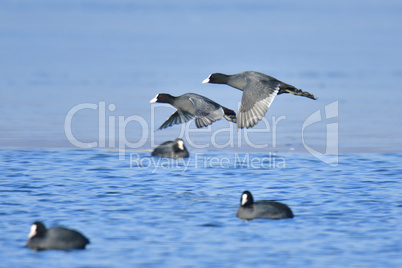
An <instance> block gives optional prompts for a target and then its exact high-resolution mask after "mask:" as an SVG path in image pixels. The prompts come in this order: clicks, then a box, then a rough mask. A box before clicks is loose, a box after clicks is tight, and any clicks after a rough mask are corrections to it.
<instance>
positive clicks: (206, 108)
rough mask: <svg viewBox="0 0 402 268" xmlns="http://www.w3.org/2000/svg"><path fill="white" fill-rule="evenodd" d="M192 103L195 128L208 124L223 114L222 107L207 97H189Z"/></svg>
mask: <svg viewBox="0 0 402 268" xmlns="http://www.w3.org/2000/svg"><path fill="white" fill-rule="evenodd" d="M189 99H190V101H191V102H192V103H193V105H194V110H195V112H194V114H195V125H196V126H197V128H202V127H206V126H209V125H210V124H212V123H213V122H215V121H217V120H219V119H221V118H222V117H223V115H224V114H225V113H224V111H223V109H222V107H221V106H220V105H219V104H218V103H216V102H214V101H212V100H210V99H208V98H205V97H203V98H191V97H190V98H189Z"/></svg>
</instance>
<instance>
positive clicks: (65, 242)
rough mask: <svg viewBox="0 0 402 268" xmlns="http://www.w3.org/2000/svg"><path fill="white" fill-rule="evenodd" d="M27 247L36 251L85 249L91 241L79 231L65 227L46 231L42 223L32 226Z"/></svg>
mask: <svg viewBox="0 0 402 268" xmlns="http://www.w3.org/2000/svg"><path fill="white" fill-rule="evenodd" d="M28 237H29V239H28V242H27V247H29V248H31V249H34V250H45V249H62V250H69V249H84V248H85V246H86V245H87V244H89V240H88V239H87V238H86V237H85V236H83V235H82V234H80V233H79V232H77V231H74V230H70V229H66V228H64V227H53V228H50V229H46V227H45V225H44V224H43V223H42V222H39V221H37V222H35V223H34V224H33V225H32V226H31V232H30V233H29V236H28Z"/></svg>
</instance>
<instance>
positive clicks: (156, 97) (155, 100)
mask: <svg viewBox="0 0 402 268" xmlns="http://www.w3.org/2000/svg"><path fill="white" fill-rule="evenodd" d="M158 95H159V94H156V96H155V98H153V99H152V100H151V101H150V102H149V103H154V102H157V101H158Z"/></svg>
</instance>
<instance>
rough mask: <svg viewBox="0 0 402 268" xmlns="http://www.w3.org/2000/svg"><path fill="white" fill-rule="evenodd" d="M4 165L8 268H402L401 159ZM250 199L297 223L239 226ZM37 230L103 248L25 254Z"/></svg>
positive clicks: (17, 154) (98, 156)
mask: <svg viewBox="0 0 402 268" xmlns="http://www.w3.org/2000/svg"><path fill="white" fill-rule="evenodd" d="M196 157H197V159H196ZM0 159H1V161H0V163H1V164H0V165H1V170H2V174H1V180H0V189H1V193H0V194H1V200H2V209H1V214H0V224H1V226H0V229H1V233H2V235H1V236H0V240H1V244H2V245H3V247H2V250H1V251H0V255H1V259H2V266H3V267H37V266H38V265H39V266H47V267H56V266H57V267H60V266H61V267H112V266H114V267H116V266H117V267H133V266H140V267H144V266H147V267H148V266H149V267H161V266H164V267H167V266H170V267H172V266H174V267H186V266H187V267H188V266H193V265H197V266H204V267H206V266H208V267H209V266H212V267H234V266H235V267H244V266H255V267H267V266H280V267H301V266H308V267H356V266H364V267H400V265H401V264H402V257H401V256H402V245H401V243H400V238H401V236H402V228H401V227H400V222H401V220H402V213H401V212H402V197H401V195H400V193H401V190H402V183H401V178H402V177H401V174H402V168H401V166H400V161H401V159H402V155H401V154H348V155H342V156H340V162H339V165H338V166H337V167H331V166H329V165H327V164H325V163H323V162H321V161H319V160H317V159H315V158H313V157H312V156H311V155H309V154H282V155H280V154H279V155H276V154H229V153H227V154H225V153H208V152H204V153H202V154H198V155H195V154H192V158H190V159H189V160H188V162H187V160H185V161H176V160H167V159H164V160H163V159H161V158H154V157H150V153H135V156H133V157H131V160H130V155H129V154H127V155H126V159H125V160H119V156H118V154H117V153H115V152H109V151H101V150H55V151H51V150H31V151H28V150H27V151H24V150H2V151H0ZM219 159H220V160H221V161H220V162H219ZM222 159H225V160H223V161H222ZM161 160H163V161H165V162H163V163H162V162H159V164H157V163H158V161H161ZM258 160H261V161H260V162H258ZM258 163H259V164H258ZM244 190H250V191H251V192H252V193H253V194H254V197H255V199H257V200H258V199H274V200H278V201H280V202H283V203H286V204H288V205H289V206H290V207H291V209H292V210H293V212H294V214H295V218H293V219H284V220H263V219H259V220H253V221H248V222H244V221H243V220H241V219H239V218H237V217H236V216H235V215H236V210H237V207H238V205H239V202H240V195H241V193H242V191H244ZM35 220H42V221H44V223H45V224H46V225H47V226H49V227H50V226H55V225H65V226H68V227H70V228H74V229H77V230H80V231H81V232H83V233H84V234H85V235H86V236H88V237H89V238H90V240H91V244H90V245H89V246H88V247H87V249H86V250H83V251H80V250H78V251H70V252H64V251H46V252H34V251H32V250H30V249H28V248H25V247H24V245H25V243H26V240H27V235H28V233H29V228H30V225H31V224H32V222H34V221H35Z"/></svg>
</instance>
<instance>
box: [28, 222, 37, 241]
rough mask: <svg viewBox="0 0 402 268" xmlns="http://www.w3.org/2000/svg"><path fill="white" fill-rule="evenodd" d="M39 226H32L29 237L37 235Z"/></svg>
mask: <svg viewBox="0 0 402 268" xmlns="http://www.w3.org/2000/svg"><path fill="white" fill-rule="evenodd" d="M37 228H38V227H37V226H36V224H34V225H32V226H31V231H30V232H29V235H28V238H31V237H34V236H35V235H36V232H37V231H36V229H37Z"/></svg>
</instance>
